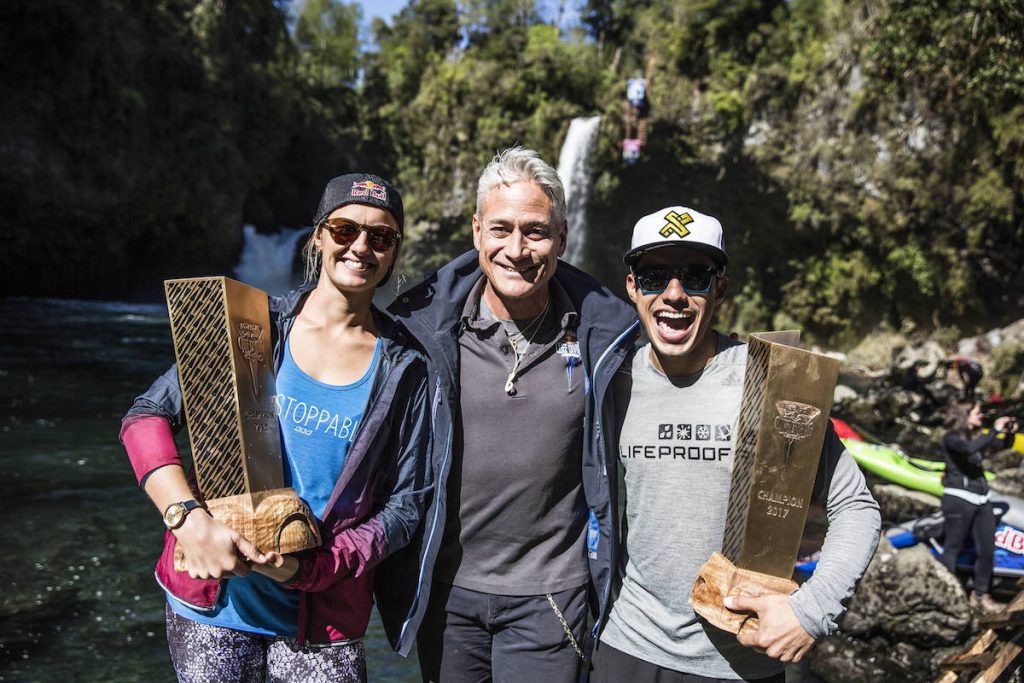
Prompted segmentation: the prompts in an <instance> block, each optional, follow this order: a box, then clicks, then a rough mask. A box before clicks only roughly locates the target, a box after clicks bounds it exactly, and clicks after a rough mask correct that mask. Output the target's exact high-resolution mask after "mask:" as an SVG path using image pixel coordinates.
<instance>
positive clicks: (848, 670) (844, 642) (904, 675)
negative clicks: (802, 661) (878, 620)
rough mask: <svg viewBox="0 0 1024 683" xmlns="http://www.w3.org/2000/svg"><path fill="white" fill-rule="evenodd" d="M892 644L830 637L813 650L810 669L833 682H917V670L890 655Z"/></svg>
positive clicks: (818, 643)
mask: <svg viewBox="0 0 1024 683" xmlns="http://www.w3.org/2000/svg"><path fill="white" fill-rule="evenodd" d="M889 647H890V646H889V644H888V643H886V642H884V641H882V642H880V643H878V642H876V643H865V642H862V641H859V640H856V639H854V638H850V637H848V636H841V635H839V636H829V637H827V638H822V639H821V640H819V641H818V642H817V643H816V644H815V646H814V649H813V650H811V653H810V655H809V658H810V666H809V668H810V670H811V671H812V672H813V673H814V674H815V675H817V676H820V677H821V678H822V680H826V681H829V683H853V682H854V681H857V682H860V681H917V680H927V679H926V678H916V677H915V676H914V675H913V674H914V672H913V670H907V669H904V668H903V667H902V666H900V664H898V663H897V662H896V661H894V660H892V659H890V658H889V657H888V656H887V651H888V649H889Z"/></svg>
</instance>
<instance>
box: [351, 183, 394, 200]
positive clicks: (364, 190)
mask: <svg viewBox="0 0 1024 683" xmlns="http://www.w3.org/2000/svg"><path fill="white" fill-rule="evenodd" d="M352 196H353V197H373V198H374V199H379V200H381V201H382V202H386V201H387V200H388V191H387V189H386V188H385V187H384V186H383V185H380V184H378V183H375V182H373V181H372V180H364V181H362V182H361V183H352Z"/></svg>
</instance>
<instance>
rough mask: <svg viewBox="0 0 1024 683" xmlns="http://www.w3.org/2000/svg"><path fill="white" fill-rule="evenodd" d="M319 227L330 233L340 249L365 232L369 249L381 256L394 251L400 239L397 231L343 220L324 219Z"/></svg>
mask: <svg viewBox="0 0 1024 683" xmlns="http://www.w3.org/2000/svg"><path fill="white" fill-rule="evenodd" d="M320 227H322V228H323V229H324V230H326V231H327V232H329V233H331V239H332V240H334V243H335V244H337V245H338V246H341V247H347V246H348V245H350V244H352V243H353V242H355V241H356V240H357V239H359V233H360V232H365V233H366V236H367V238H368V240H369V242H370V248H371V249H373V250H374V251H376V252H379V253H382V254H383V253H385V252H388V251H391V250H392V249H394V248H395V245H396V244H398V240H400V239H402V236H401V235H400V234H398V231H397V230H392V229H391V228H386V227H384V226H380V225H359V224H358V223H353V222H352V221H350V220H347V219H344V218H325V219H324V220H323V222H321V223H320Z"/></svg>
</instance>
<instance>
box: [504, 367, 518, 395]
mask: <svg viewBox="0 0 1024 683" xmlns="http://www.w3.org/2000/svg"><path fill="white" fill-rule="evenodd" d="M515 380H516V373H514V372H512V373H509V376H508V379H507V380H505V393H506V394H508V395H509V396H515V395H516V387H515V384H513V382H515Z"/></svg>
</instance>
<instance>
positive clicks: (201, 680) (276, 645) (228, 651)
mask: <svg viewBox="0 0 1024 683" xmlns="http://www.w3.org/2000/svg"><path fill="white" fill-rule="evenodd" d="M166 609H167V645H168V647H169V648H170V651H171V662H172V663H173V664H174V671H175V673H176V674H177V675H178V680H179V681H180V682H181V683H221V682H228V681H237V682H238V683H243V682H248V681H253V682H254V683H262V682H263V681H265V680H266V681H271V682H273V683H277V682H278V681H282V682H283V681H302V682H305V681H309V682H310V683H321V682H322V683H328V682H330V683H366V653H365V652H364V651H363V642H362V641H361V640H357V641H355V642H347V643H344V644H340V645H334V646H331V647H325V648H319V649H313V650H310V651H308V652H301V651H298V650H297V649H296V640H295V638H282V637H278V636H262V635H259V634H257V633H246V632H245V631H236V630H234V629H230V628H221V627H219V626H210V625H208V624H200V623H199V622H197V621H192V620H191V619H186V618H185V617H181V616H178V615H177V614H175V613H174V612H173V611H172V610H171V608H170V607H169V606H168V607H167V608H166Z"/></svg>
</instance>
